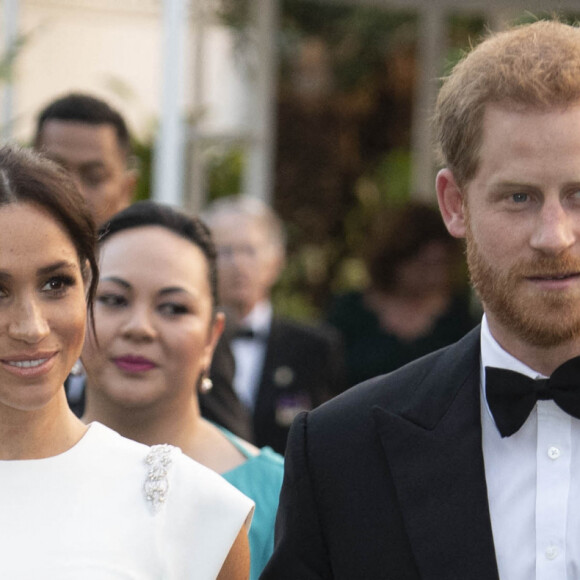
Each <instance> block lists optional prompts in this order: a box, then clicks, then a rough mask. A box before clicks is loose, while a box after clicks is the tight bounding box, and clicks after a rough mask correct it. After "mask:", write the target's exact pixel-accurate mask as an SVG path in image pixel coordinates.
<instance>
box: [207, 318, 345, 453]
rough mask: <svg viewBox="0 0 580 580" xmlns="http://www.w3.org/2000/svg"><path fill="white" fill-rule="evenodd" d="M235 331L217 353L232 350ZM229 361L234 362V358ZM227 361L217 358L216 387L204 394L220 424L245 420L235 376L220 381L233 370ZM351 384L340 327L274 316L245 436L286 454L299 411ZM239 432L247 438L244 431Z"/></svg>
mask: <svg viewBox="0 0 580 580" xmlns="http://www.w3.org/2000/svg"><path fill="white" fill-rule="evenodd" d="M232 334H233V330H232V329H231V328H230V329H226V332H224V335H223V336H222V338H221V339H220V342H219V343H218V349H217V350H216V354H218V351H219V350H220V347H222V348H221V350H225V349H227V348H229V347H228V346H227V341H229V340H231V336H232ZM224 343H226V344H224ZM229 364H232V365H233V358H232V359H231V363H229ZM227 365H228V358H227V357H225V356H220V357H216V356H214V361H213V364H212V367H211V377H212V379H214V388H213V389H212V390H211V391H210V392H209V393H208V395H204V396H202V397H201V400H202V405H203V406H202V411H203V412H204V414H205V416H207V417H210V418H211V419H212V420H214V421H216V422H218V423H220V424H224V422H223V417H224V416H232V417H233V416H235V417H238V419H239V421H238V422H240V423H243V421H244V417H243V416H242V415H243V414H242V413H240V410H239V407H240V406H241V403H240V402H239V400H237V397H236V395H235V393H234V391H233V388H232V386H231V382H232V381H231V379H230V381H229V383H228V381H219V380H217V381H216V380H215V379H216V378H219V376H220V375H224V374H227ZM231 378H233V366H232V371H231ZM345 388H346V373H345V368H344V350H343V346H342V339H341V338H340V335H339V334H338V333H337V332H336V331H335V330H334V329H332V328H327V327H312V326H307V325H304V324H299V323H296V322H291V321H289V320H285V319H282V318H273V319H272V324H271V326H270V334H269V335H268V339H267V344H266V354H265V358H264V366H263V369H262V373H261V378H260V383H259V386H258V392H257V395H256V403H255V407H254V413H253V416H252V417H251V418H250V422H251V427H250V430H251V435H250V436H247V435H246V436H245V438H246V439H248V440H250V441H252V442H253V443H255V444H256V445H257V446H258V447H263V446H265V445H269V446H271V447H272V448H273V449H274V450H275V451H278V452H279V453H284V450H285V448H286V438H287V436H288V431H289V430H290V425H291V424H292V421H293V420H294V418H295V417H296V415H297V414H298V413H299V412H300V411H303V410H310V409H313V408H314V407H316V406H318V405H320V404H321V403H324V402H325V401H328V400H329V399H330V398H331V397H333V396H334V395H336V394H338V393H341V392H342V391H344V389H345ZM210 405H211V409H209V407H210ZM210 411H211V412H210ZM230 429H231V428H230ZM234 432H236V433H238V434H240V435H242V436H244V435H243V434H242V433H241V431H240V430H239V429H238V430H234Z"/></svg>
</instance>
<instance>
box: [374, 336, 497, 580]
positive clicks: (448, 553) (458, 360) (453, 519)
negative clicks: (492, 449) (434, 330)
mask: <svg viewBox="0 0 580 580" xmlns="http://www.w3.org/2000/svg"><path fill="white" fill-rule="evenodd" d="M415 389H416V391H415V394H414V395H413V397H412V400H413V401H414V402H413V403H412V404H411V405H410V406H408V407H406V408H405V409H400V410H398V411H396V412H395V413H393V412H389V411H386V410H384V409H381V408H379V407H376V408H375V409H374V410H373V412H374V420H375V424H376V427H377V429H378V432H379V435H380V438H381V441H382V444H383V447H384V449H385V453H386V456H387V461H388V463H389V467H390V469H391V472H392V475H393V479H394V482H395V487H396V489H397V495H398V500H399V503H400V505H401V511H402V513H403V517H404V520H405V526H406V529H407V533H408V536H409V539H410V541H411V545H412V549H413V552H414V554H415V559H416V562H417V566H418V568H419V571H420V575H421V578H422V579H423V580H441V578H445V579H446V580H451V579H457V580H459V579H461V580H464V579H466V578H469V580H494V579H498V578H499V576H498V572H497V564H496V560H495V551H494V545H493V536H492V531H491V522H490V517H489V507H488V502H487V488H486V483H485V471H484V465H483V453H482V448H481V427H480V425H481V418H480V399H479V396H480V395H479V339H478V336H477V337H476V336H475V335H474V334H473V333H472V334H471V335H470V336H468V339H467V340H466V339H464V340H463V341H461V342H460V343H458V345H455V346H454V347H452V348H451V349H449V350H448V351H447V353H446V355H444V356H443V357H441V359H440V360H439V361H438V363H437V364H435V365H434V367H433V369H432V370H431V372H429V374H428V375H427V377H426V378H425V379H424V380H423V381H422V382H421V384H419V385H416V386H415Z"/></svg>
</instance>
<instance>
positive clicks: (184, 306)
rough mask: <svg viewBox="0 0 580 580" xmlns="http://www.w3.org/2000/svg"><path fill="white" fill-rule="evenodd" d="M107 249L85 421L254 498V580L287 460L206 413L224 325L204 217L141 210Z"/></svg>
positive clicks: (129, 214) (150, 207)
mask: <svg viewBox="0 0 580 580" xmlns="http://www.w3.org/2000/svg"><path fill="white" fill-rule="evenodd" d="M99 244H100V268H101V276H100V280H99V284H98V287H97V292H96V298H95V308H94V332H89V333H88V335H87V339H86V341H85V346H84V348H83V354H82V362H83V365H84V367H85V370H86V374H87V385H86V407H85V414H84V416H83V419H84V420H85V422H90V421H99V422H101V423H104V424H105V425H107V426H108V427H111V428H112V429H114V430H116V431H118V432H119V433H121V434H122V435H124V436H125V437H128V438H130V439H134V440H136V441H140V442H142V443H145V444H148V445H156V444H162V443H169V444H172V445H175V446H177V447H180V448H181V450H182V451H183V453H185V454H186V455H188V456H189V457H191V458H193V459H195V460H196V461H198V462H199V463H201V464H203V465H205V466H206V467H209V468H210V469H213V470H214V471H216V472H218V473H220V474H221V475H222V476H223V477H224V478H225V479H227V480H228V481H229V482H230V483H232V484H233V485H234V486H235V487H237V488H238V489H240V490H241V491H242V492H243V493H245V494H246V495H247V496H249V497H250V498H252V499H253V500H254V502H255V504H256V508H255V513H254V519H253V522H252V526H251V528H250V532H249V535H248V537H249V542H250V555H251V576H250V577H251V578H252V580H255V579H257V578H258V576H259V574H260V572H261V570H262V568H263V567H264V565H265V564H266V561H267V560H268V558H269V556H270V554H271V553H272V550H273V537H274V519H275V515H276V510H277V507H278V495H279V492H280V487H281V484H282V475H283V459H282V457H281V456H280V455H278V454H276V453H274V452H273V451H272V450H271V449H269V448H265V449H257V448H256V447H254V446H253V445H251V444H250V443H247V442H246V441H243V440H242V439H239V438H238V437H236V436H234V435H232V434H231V433H229V432H226V431H224V430H222V429H221V428H219V427H217V426H216V425H214V424H213V423H210V422H209V421H207V420H205V419H204V418H202V416H201V414H200V411H199V403H198V392H201V391H206V390H208V389H209V388H211V381H210V380H209V379H208V378H207V374H208V370H209V367H210V364H211V358H212V355H213V350H214V347H215V344H216V342H217V340H218V339H219V336H220V334H221V332H222V330H223V325H224V316H223V314H222V313H220V312H218V311H217V307H216V295H217V286H216V284H217V275H216V264H215V260H216V254H215V249H214V246H213V243H212V241H211V237H210V235H209V231H208V229H207V228H206V227H205V225H204V224H203V222H201V221H200V220H199V219H197V218H194V217H189V216H187V215H185V214H184V213H182V212H180V211H177V210H175V209H172V208H169V207H168V206H163V205H161V204H157V203H154V202H140V203H137V204H134V205H133V206H131V207H129V208H127V209H125V210H124V211H122V212H120V213H119V214H117V215H116V216H114V217H113V218H112V219H111V220H110V222H109V223H107V224H105V225H104V226H103V228H102V229H101V235H100V242H99ZM169 485H171V482H170V483H169ZM193 533H194V532H193V531H192V537H193ZM198 533H199V531H198Z"/></svg>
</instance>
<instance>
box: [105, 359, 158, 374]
mask: <svg viewBox="0 0 580 580" xmlns="http://www.w3.org/2000/svg"><path fill="white" fill-rule="evenodd" d="M113 362H114V363H115V364H116V365H117V367H119V368H120V369H121V370H123V371H125V372H129V373H143V372H146V371H150V370H153V369H154V368H156V367H157V365H156V364H155V363H154V362H153V361H152V360H150V359H148V358H145V357H142V356H133V355H126V356H120V357H117V358H115V359H113Z"/></svg>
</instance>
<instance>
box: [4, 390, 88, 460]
mask: <svg viewBox="0 0 580 580" xmlns="http://www.w3.org/2000/svg"><path fill="white" fill-rule="evenodd" d="M86 430H87V427H86V425H84V424H83V423H82V422H81V421H79V420H78V419H77V418H76V417H75V415H74V414H73V412H72V411H71V410H70V409H69V407H68V404H67V402H66V396H65V394H64V389H63V390H62V394H60V393H59V395H58V396H57V397H55V399H54V400H52V401H50V402H49V403H48V404H47V405H46V406H44V407H43V408H42V409H38V410H34V411H17V410H14V409H10V410H6V409H2V408H0V460H16V459H44V458H46V457H54V456H55V455H60V454H61V453H64V452H65V451H68V450H69V449H70V448H71V447H74V445H76V444H77V443H78V442H79V440H80V439H81V438H82V436H83V435H84V434H85V432H86Z"/></svg>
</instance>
